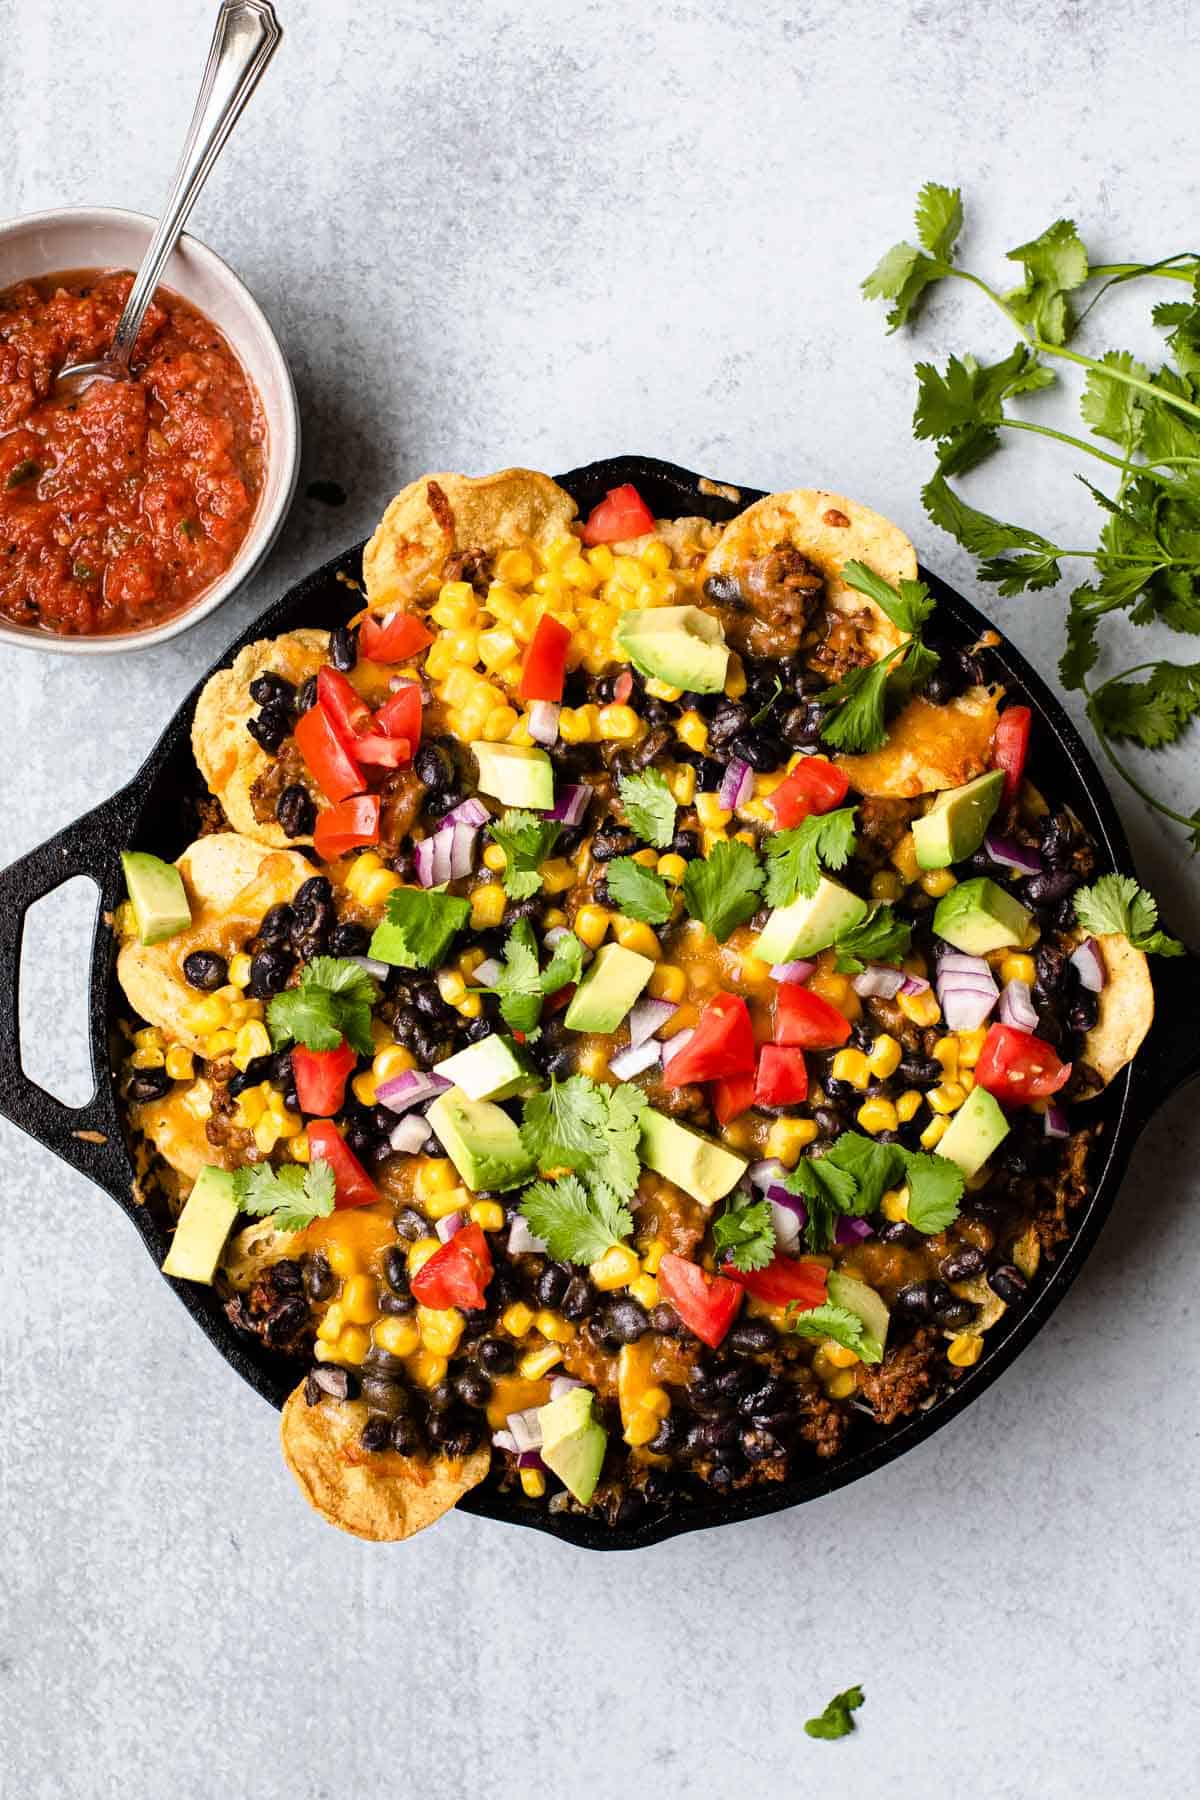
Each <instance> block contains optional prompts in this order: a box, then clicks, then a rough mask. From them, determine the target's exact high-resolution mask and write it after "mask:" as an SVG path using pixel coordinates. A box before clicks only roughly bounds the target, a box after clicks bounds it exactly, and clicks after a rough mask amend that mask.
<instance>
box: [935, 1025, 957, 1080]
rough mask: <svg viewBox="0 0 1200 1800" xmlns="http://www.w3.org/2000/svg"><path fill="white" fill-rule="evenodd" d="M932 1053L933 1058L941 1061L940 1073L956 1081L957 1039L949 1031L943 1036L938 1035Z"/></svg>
mask: <svg viewBox="0 0 1200 1800" xmlns="http://www.w3.org/2000/svg"><path fill="white" fill-rule="evenodd" d="M933 1055H934V1060H935V1061H936V1062H940V1063H941V1065H942V1073H943V1074H944V1075H945V1077H946V1080H947V1081H956V1080H957V1079H958V1039H957V1038H956V1037H954V1036H953V1035H952V1034H950V1033H947V1035H946V1036H945V1037H940V1038H939V1039H938V1041H937V1043H936V1044H935V1045H934V1046H933Z"/></svg>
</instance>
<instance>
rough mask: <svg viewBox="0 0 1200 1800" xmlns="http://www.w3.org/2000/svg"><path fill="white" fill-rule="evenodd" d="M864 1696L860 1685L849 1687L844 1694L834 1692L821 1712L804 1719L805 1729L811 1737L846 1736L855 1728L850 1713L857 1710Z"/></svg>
mask: <svg viewBox="0 0 1200 1800" xmlns="http://www.w3.org/2000/svg"><path fill="white" fill-rule="evenodd" d="M864 1697H865V1696H864V1694H863V1691H862V1689H861V1688H860V1687H849V1688H847V1689H846V1691H845V1693H844V1694H835V1695H834V1696H833V1699H832V1700H831V1701H830V1702H829V1705H828V1706H827V1707H826V1708H825V1711H824V1712H823V1713H819V1714H818V1715H817V1717H816V1718H815V1719H806V1720H805V1721H804V1729H805V1731H806V1732H807V1733H808V1735H809V1737H811V1738H843V1737H848V1736H849V1735H850V1733H851V1732H852V1731H854V1730H856V1729H857V1727H856V1726H855V1723H854V1720H853V1718H852V1716H851V1715H852V1714H853V1713H856V1712H857V1711H858V1709H859V1707H860V1706H861V1705H862V1703H863V1699H864Z"/></svg>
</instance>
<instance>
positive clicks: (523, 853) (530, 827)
mask: <svg viewBox="0 0 1200 1800" xmlns="http://www.w3.org/2000/svg"><path fill="white" fill-rule="evenodd" d="M488 830H489V831H490V832H491V835H492V837H493V838H494V840H495V841H496V843H497V844H499V846H500V848H501V849H502V850H503V852H504V855H505V863H504V891H505V893H506V894H507V895H508V896H509V898H510V899H512V900H529V899H531V898H532V896H533V895H534V894H537V893H540V892H541V887H542V878H541V876H540V875H539V874H538V868H539V865H540V864H541V863H543V862H544V861H545V859H546V857H548V856H549V854H550V852H551V851H552V850H553V848H554V846H555V844H556V843H557V842H558V839H559V835H560V833H561V832H562V824H561V822H560V821H559V820H558V819H547V818H544V817H543V816H542V815H540V814H539V813H531V812H514V811H512V810H510V811H508V812H506V813H505V814H504V817H503V818H502V819H494V820H493V821H492V823H491V825H489V827H488Z"/></svg>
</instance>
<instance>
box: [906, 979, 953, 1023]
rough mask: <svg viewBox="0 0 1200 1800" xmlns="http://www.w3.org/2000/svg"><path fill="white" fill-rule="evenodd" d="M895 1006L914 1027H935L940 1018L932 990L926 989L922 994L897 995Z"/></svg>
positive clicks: (939, 1008)
mask: <svg viewBox="0 0 1200 1800" xmlns="http://www.w3.org/2000/svg"><path fill="white" fill-rule="evenodd" d="M896 1005H897V1006H898V1007H899V1008H900V1011H901V1012H902V1013H903V1014H904V1016H905V1018H906V1019H911V1020H912V1023H913V1024H914V1025H936V1024H937V1023H938V1021H939V1020H940V1018H941V1016H942V1009H941V1007H940V1006H939V1005H938V1001H937V995H936V994H935V993H934V991H933V989H932V988H926V989H925V991H924V993H922V994H897V995H896Z"/></svg>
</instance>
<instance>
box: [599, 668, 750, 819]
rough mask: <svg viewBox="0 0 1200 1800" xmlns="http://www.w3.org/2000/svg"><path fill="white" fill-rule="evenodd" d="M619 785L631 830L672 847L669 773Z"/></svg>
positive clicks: (648, 773)
mask: <svg viewBox="0 0 1200 1800" xmlns="http://www.w3.org/2000/svg"><path fill="white" fill-rule="evenodd" d="M781 685H782V684H781ZM617 787H618V790H619V791H620V795H621V805H622V806H623V808H624V809H625V818H626V821H627V823H628V825H629V829H630V831H632V832H635V833H636V834H637V836H638V837H640V838H644V839H645V841H646V843H648V844H653V845H654V848H655V849H656V850H669V849H670V848H671V840H672V839H673V837H674V836H675V801H674V799H673V798H672V795H671V790H670V788H669V787H668V786H667V778H666V776H665V775H663V774H662V773H661V771H660V770H658V769H646V770H645V771H644V773H642V774H641V775H619V776H618V777H617Z"/></svg>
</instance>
